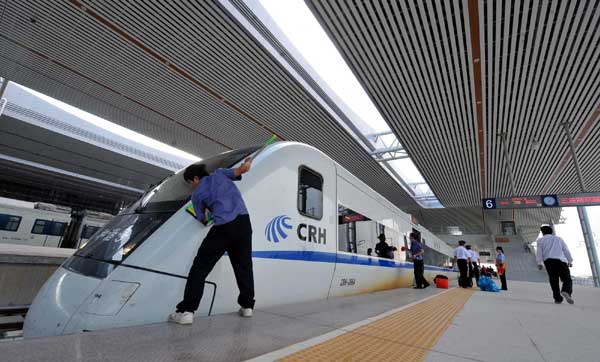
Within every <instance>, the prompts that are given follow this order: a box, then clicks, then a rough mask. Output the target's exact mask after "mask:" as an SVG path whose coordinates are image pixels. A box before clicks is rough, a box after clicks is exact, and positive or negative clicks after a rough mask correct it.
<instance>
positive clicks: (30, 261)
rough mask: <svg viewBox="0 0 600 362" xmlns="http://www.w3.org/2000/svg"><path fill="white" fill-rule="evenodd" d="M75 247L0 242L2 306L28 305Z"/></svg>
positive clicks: (0, 299)
mask: <svg viewBox="0 0 600 362" xmlns="http://www.w3.org/2000/svg"><path fill="white" fill-rule="evenodd" d="M74 252H75V249H62V248H47V247H42V246H30V245H19V244H1V243H0V291H2V293H0V307H8V306H15V305H29V304H31V302H32V301H33V298H34V297H35V296H36V294H37V292H38V291H39V290H40V288H41V287H42V285H44V283H45V282H46V280H47V279H48V278H49V277H50V275H52V273H54V271H55V270H56V269H57V268H58V267H59V266H60V265H61V264H62V263H63V262H64V261H65V260H66V259H67V258H68V257H70V256H71V255H72V254H73V253H74Z"/></svg>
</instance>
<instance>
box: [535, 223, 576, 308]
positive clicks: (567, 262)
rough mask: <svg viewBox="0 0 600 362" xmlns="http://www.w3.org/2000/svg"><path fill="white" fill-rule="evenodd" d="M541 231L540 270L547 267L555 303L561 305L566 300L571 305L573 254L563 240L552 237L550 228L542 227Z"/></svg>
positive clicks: (538, 253)
mask: <svg viewBox="0 0 600 362" xmlns="http://www.w3.org/2000/svg"><path fill="white" fill-rule="evenodd" d="M540 230H541V231H542V234H543V236H542V237H541V238H539V239H538V240H537V255H536V259H537V263H538V268H539V269H540V270H542V269H543V265H545V266H546V271H547V272H548V279H549V281H550V287H551V288H552V294H553V296H554V303H556V304H560V303H562V301H563V299H566V300H567V302H568V303H569V304H573V303H574V301H573V298H572V297H571V294H572V293H573V281H572V280H571V273H570V272H569V267H571V266H573V258H572V257H571V252H570V251H569V248H568V247H567V244H566V243H565V241H564V240H563V239H561V238H559V237H558V236H555V235H552V228H551V227H550V226H542V227H541V228H540ZM559 278H560V280H561V281H562V283H563V284H562V289H560V285H559V282H558V279H559Z"/></svg>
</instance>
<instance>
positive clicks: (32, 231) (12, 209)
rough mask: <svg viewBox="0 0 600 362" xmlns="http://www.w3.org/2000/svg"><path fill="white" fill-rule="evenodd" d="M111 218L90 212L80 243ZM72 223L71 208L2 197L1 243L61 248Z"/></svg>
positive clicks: (86, 218)
mask: <svg viewBox="0 0 600 362" xmlns="http://www.w3.org/2000/svg"><path fill="white" fill-rule="evenodd" d="M111 217H112V215H110V214H105V213H98V212H88V216H86V217H85V219H84V222H83V225H82V229H81V232H80V235H79V243H80V244H81V245H85V243H87V241H88V239H89V238H90V237H91V236H92V235H93V234H94V233H95V232H96V231H97V230H98V229H100V228H101V227H102V226H104V225H105V224H106V223H107V222H108V221H109V220H110V218H111ZM70 222H71V208H69V207H63V206H56V205H52V204H45V203H33V202H27V201H20V200H14V199H8V198H4V197H0V243H5V244H21V245H32V246H46V247H58V246H59V245H60V243H61V241H62V238H63V236H64V234H65V231H66V230H67V227H68V225H69V223H70Z"/></svg>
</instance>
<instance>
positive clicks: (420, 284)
mask: <svg viewBox="0 0 600 362" xmlns="http://www.w3.org/2000/svg"><path fill="white" fill-rule="evenodd" d="M424 254H425V250H423V246H422V245H421V242H420V241H419V238H418V236H417V234H416V233H410V255H412V259H413V267H414V273H415V287H414V288H415V289H425V288H427V287H428V286H429V282H427V280H425V276H424V275H423V274H425V265H424V264H423V255H424Z"/></svg>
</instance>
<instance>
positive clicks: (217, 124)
mask: <svg viewBox="0 0 600 362" xmlns="http://www.w3.org/2000/svg"><path fill="white" fill-rule="evenodd" d="M231 3H232V4H235V6H237V7H238V8H239V9H240V11H241V12H243V10H246V9H244V7H243V3H242V2H240V1H235V0H234V1H231ZM503 3H504V2H492V1H479V2H477V1H475V2H473V1H471V2H468V1H466V0H465V1H424V2H414V1H398V2H379V1H373V2H370V1H368V2H349V1H348V2H344V1H342V2H332V1H307V4H308V5H309V6H310V7H311V9H312V10H313V12H314V14H315V15H316V16H317V18H318V19H319V21H320V22H321V24H322V26H323V27H324V28H325V29H326V30H327V31H328V32H329V34H330V36H331V38H332V39H333V40H334V42H335V43H336V45H337V47H338V49H339V50H340V52H341V53H342V55H343V56H344V57H345V59H346V61H347V63H348V64H349V65H350V67H351V69H352V70H353V71H354V73H355V74H356V76H357V77H358V79H359V81H361V83H362V84H363V86H364V88H365V89H366V90H367V92H368V94H369V95H370V96H371V98H372V100H373V101H374V103H375V105H376V106H377V107H378V109H379V110H380V112H381V114H382V115H383V116H384V118H385V119H386V121H387V122H388V124H389V125H390V127H391V128H392V130H393V131H394V133H395V134H396V136H397V137H398V138H399V139H400V140H401V142H402V144H403V145H404V146H405V147H406V148H407V150H408V152H409V153H410V156H411V158H412V159H413V160H414V162H415V164H416V166H417V167H418V168H419V170H420V171H421V173H422V174H423V176H424V177H425V179H426V181H427V182H428V183H429V185H430V186H431V187H432V189H433V191H434V192H435V194H436V195H437V197H438V199H439V200H440V201H441V202H442V203H443V204H444V206H446V207H447V209H444V210H424V209H420V208H419V207H418V205H417V204H416V203H415V202H414V200H413V199H412V198H411V197H410V196H409V195H408V194H407V193H406V192H405V191H404V190H403V189H402V188H401V187H400V186H399V185H398V184H397V183H396V182H395V181H394V180H393V179H392V178H391V177H390V176H389V174H388V173H387V172H385V171H384V170H383V168H382V167H380V165H378V164H377V163H376V162H375V161H374V160H373V159H372V157H371V156H370V155H369V154H368V153H367V152H366V151H365V150H364V149H363V148H362V147H361V146H360V145H359V144H358V143H357V142H356V141H355V139H354V138H353V137H352V136H351V135H350V134H349V133H348V132H347V131H346V130H345V129H344V128H343V127H342V126H341V125H340V124H339V123H338V122H337V120H335V119H334V118H333V117H332V115H331V114H330V113H329V112H328V111H327V110H325V109H324V107H322V106H321V105H320V104H319V102H317V101H316V100H315V99H314V98H313V96H312V95H311V94H309V93H308V92H307V91H306V90H305V89H304V88H303V87H302V86H301V85H300V84H299V83H298V81H297V80H295V79H294V78H293V77H292V76H291V75H290V74H289V73H288V72H287V71H286V69H284V67H283V66H281V64H279V63H278V62H277V61H276V60H274V59H273V57H272V56H271V55H270V54H269V53H268V52H267V51H266V50H265V49H264V48H263V47H262V46H261V45H260V44H259V43H258V42H257V41H256V40H255V39H254V38H253V37H252V36H251V35H250V34H248V32H247V31H246V29H245V28H244V27H243V26H241V25H240V24H239V23H238V21H237V20H236V19H234V17H232V16H231V14H229V12H228V11H226V10H225V9H224V8H223V7H222V6H221V5H220V3H219V2H217V1H215V2H209V1H201V2H109V1H93V0H86V1H77V0H70V1H63V2H56V1H51V0H40V1H35V2H25V1H16V0H0V14H2V15H1V16H2V18H1V19H0V75H2V76H5V77H7V78H9V79H10V80H13V81H15V82H17V83H20V84H23V85H25V86H27V87H29V88H32V89H35V90H37V91H40V92H42V93H44V94H47V95H49V96H51V97H53V98H56V99H59V100H61V101H64V102H66V103H68V104H71V105H73V106H76V107H78V108H81V109H83V110H85V111H88V112H90V113H93V114H96V115H98V116H100V117H103V118H105V119H108V120H110V121H112V122H115V123H118V124H120V125H122V126H124V127H127V128H130V129H132V130H134V131H137V132H140V133H143V134H145V135H147V136H149V137H152V138H155V139H157V140H159V141H162V142H164V143H167V144H170V145H173V146H175V147H177V148H180V149H182V150H185V151H188V152H191V153H194V154H196V155H198V156H200V157H208V156H210V155H213V154H216V153H219V152H222V151H226V150H229V149H234V148H240V147H244V146H247V145H251V144H260V143H262V142H264V141H265V140H266V139H267V138H269V136H270V135H271V134H276V135H278V136H279V137H280V138H281V139H285V140H294V141H300V142H305V143H308V144H311V145H313V146H315V147H317V148H319V149H321V150H322V151H324V152H325V153H327V154H328V155H329V156H331V157H332V158H333V159H334V160H336V161H337V162H339V163H340V164H341V165H343V166H344V167H346V168H347V169H348V170H349V171H351V172H352V173H354V174H355V175H357V176H358V177H359V178H361V179H362V180H363V181H364V182H366V183H367V184H369V185H370V186H371V187H372V188H373V189H375V190H376V191H378V192H379V193H381V194H382V195H383V196H385V197H386V198H388V199H389V200H390V201H392V202H393V203H394V204H396V205H397V206H399V207H401V208H402V209H404V210H406V211H409V212H412V213H415V214H419V213H420V215H421V217H420V220H422V223H423V224H424V225H425V226H427V227H428V228H431V229H434V230H435V229H436V228H437V229H440V230H442V229H443V228H444V226H450V225H452V226H460V227H462V229H463V230H465V231H466V230H472V231H473V232H477V231H479V232H481V233H484V232H486V231H490V232H491V230H492V229H494V228H495V227H497V225H498V223H497V222H496V223H495V224H493V225H492V224H490V225H487V222H489V221H488V220H491V219H493V218H491V217H490V218H488V219H485V215H484V214H483V212H482V211H481V207H480V205H481V203H480V199H481V198H482V197H486V196H502V195H513V194H518V195H530V194H543V193H559V192H577V191H580V190H579V189H578V183H577V179H576V174H575V172H574V170H573V167H572V162H571V160H570V155H569V150H568V144H567V138H566V136H565V133H564V131H563V130H562V128H561V125H560V123H561V122H563V121H569V122H571V123H570V126H569V129H570V131H571V132H572V133H573V135H574V139H575V143H576V146H577V152H578V156H579V158H580V163H581V166H582V169H583V174H584V178H585V182H586V186H587V188H588V191H600V172H598V169H597V167H598V166H597V165H598V162H597V161H598V152H599V151H598V150H599V147H598V146H600V145H599V144H598V142H600V126H599V125H598V122H597V116H598V114H600V109H599V107H598V102H599V96H600V91H599V88H598V87H600V82H598V81H597V80H598V70H600V65H598V64H597V63H598V62H597V61H595V60H597V59H598V50H599V49H598V47H597V45H598V35H599V33H600V32H598V31H597V30H598V29H597V26H598V13H599V11H598V9H597V6H596V5H594V4H591V3H590V2H561V3H560V4H559V3H557V2H548V1H539V2H538V1H530V2H522V4H523V5H520V4H521V3H520V2H516V4H517V5H514V3H515V2H505V3H506V6H505V7H501V6H502V5H501V4H503ZM390 4H391V5H390ZM473 4H475V5H473ZM494 4H496V7H494ZM511 4H513V5H511ZM470 6H471V7H470ZM247 16H248V18H249V19H250V18H251V14H247ZM251 20H252V19H250V20H249V21H250V22H252V21H251ZM182 24H185V26H182ZM261 31H262V32H268V30H266V29H262V30H261ZM267 35H268V34H267ZM500 134H505V137H506V145H507V151H508V159H509V160H510V162H509V164H510V170H511V172H512V174H513V178H512V180H513V181H512V183H513V184H514V186H511V180H510V177H509V167H507V163H506V159H505V156H504V153H503V149H502V142H500V138H499V135H500ZM548 213H550V214H551V215H550V216H549V215H548ZM521 214H523V215H526V216H523V217H522V218H521V219H522V220H532V221H528V222H529V223H530V224H531V225H530V224H523V225H522V226H523V227H524V228H526V227H530V226H532V225H534V224H536V225H537V226H539V223H540V222H542V221H543V222H546V220H547V219H548V218H551V219H552V220H553V222H557V221H558V215H559V213H558V211H557V210H554V211H543V210H528V211H527V212H521V211H518V212H516V215H517V216H515V220H516V219H517V218H519V216H518V215H521ZM494 217H495V218H496V220H499V219H500V218H501V217H500V216H498V215H497V214H496V215H495V216H494ZM521 219H519V220H521ZM484 220H486V221H485V222H484ZM523 222H525V221H523Z"/></svg>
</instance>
